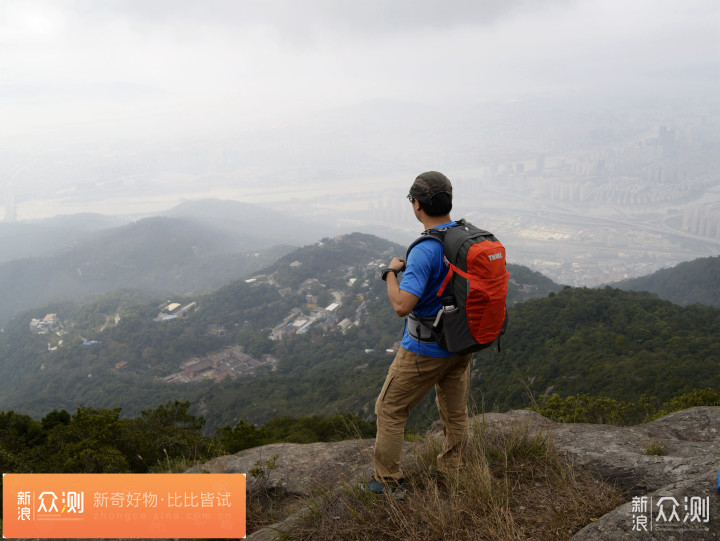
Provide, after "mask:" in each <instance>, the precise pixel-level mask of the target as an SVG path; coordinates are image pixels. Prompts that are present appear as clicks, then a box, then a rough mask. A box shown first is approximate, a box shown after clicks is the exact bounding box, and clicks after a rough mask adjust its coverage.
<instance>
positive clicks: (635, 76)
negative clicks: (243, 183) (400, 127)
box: [0, 0, 720, 140]
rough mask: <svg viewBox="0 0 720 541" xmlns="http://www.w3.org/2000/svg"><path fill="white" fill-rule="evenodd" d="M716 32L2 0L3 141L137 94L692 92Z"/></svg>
mask: <svg viewBox="0 0 720 541" xmlns="http://www.w3.org/2000/svg"><path fill="white" fill-rule="evenodd" d="M719 35H720V3H719V2H717V1H716V0H618V1H616V0H602V1H598V0H555V1H552V0H549V1H537V0H533V1H530V0H442V1H433V0H384V1H383V0H365V1H362V2H358V1H357V0H308V1H303V2H299V1H295V0H258V1H254V0H253V1H247V0H234V1H232V0H203V1H199V0H198V1H184V0H125V1H123V0H100V1H98V0H75V1H70V0H48V1H42V0H0V100H1V101H0V113H2V114H3V116H4V117H5V118H4V120H3V122H2V124H1V125H0V132H5V133H4V135H13V134H15V133H27V132H28V129H35V128H36V127H38V126H43V125H45V124H48V123H50V124H51V123H53V122H64V121H66V120H67V119H68V118H72V119H74V121H75V122H77V121H78V119H83V118H86V117H87V118H90V119H92V118H97V117H98V115H100V116H102V115H110V116H112V115H113V114H116V111H120V112H121V113H122V114H127V111H128V109H127V108H128V107H129V110H130V111H136V112H139V113H142V111H143V109H142V107H141V106H139V105H137V99H136V98H152V99H153V100H154V103H161V104H165V106H166V107H169V105H168V104H170V103H172V104H175V103H177V102H182V103H185V106H186V107H203V106H207V107H212V106H213V105H214V104H217V103H218V102H220V101H226V102H227V103H232V104H233V106H234V107H237V108H238V109H240V110H244V111H250V112H253V113H254V114H260V115H265V114H273V113H274V112H279V113H283V112H285V111H287V110H295V111H298V110H303V109H305V108H315V107H321V106H327V105H344V104H350V103H354V102H359V101H364V100H369V99H375V98H383V99H398V100H406V101H415V102H424V103H433V102H447V101H449V100H481V101H482V100H492V99H497V98H507V97H526V96H538V95H553V96H555V95H561V96H562V95H565V94H569V95H572V94H577V93H583V92H588V93H603V92H619V91H626V92H628V91H630V90H646V89H647V88H655V89H658V90H668V89H678V88H680V87H682V88H686V89H687V88H688V87H690V88H694V87H696V86H697V87H698V88H703V87H707V85H709V84H710V83H717V81H718V76H719V73H720V39H719V38H718V36H719ZM119 83H122V84H119ZM129 85H136V86H129ZM122 107H126V108H125V109H122ZM133 108H138V109H133ZM2 135H3V134H2V133H0V137H1V136H2ZM0 140H1V139H0Z"/></svg>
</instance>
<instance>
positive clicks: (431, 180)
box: [410, 171, 452, 201]
mask: <svg viewBox="0 0 720 541" xmlns="http://www.w3.org/2000/svg"><path fill="white" fill-rule="evenodd" d="M439 193H446V194H448V195H449V196H450V197H452V184H450V180H448V178H447V177H446V176H445V175H443V174H442V173H438V172H437V171H427V172H425V173H421V174H420V175H418V176H417V178H416V179H415V182H413V185H412V186H411V187H410V195H411V196H412V197H413V198H414V199H419V200H420V201H430V200H431V199H432V198H433V197H434V196H436V195H437V194H439Z"/></svg>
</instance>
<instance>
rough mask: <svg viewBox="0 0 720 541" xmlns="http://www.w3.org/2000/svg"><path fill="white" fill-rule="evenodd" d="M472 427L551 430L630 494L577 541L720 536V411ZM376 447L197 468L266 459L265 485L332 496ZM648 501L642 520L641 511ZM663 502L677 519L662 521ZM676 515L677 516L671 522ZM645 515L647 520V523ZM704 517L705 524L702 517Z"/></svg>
mask: <svg viewBox="0 0 720 541" xmlns="http://www.w3.org/2000/svg"><path fill="white" fill-rule="evenodd" d="M473 421H474V422H473V426H474V428H475V429H476V430H477V429H478V427H481V425H483V424H485V425H486V426H487V427H489V428H493V429H499V430H509V429H511V428H514V427H517V426H521V427H524V428H526V429H527V430H528V431H529V432H530V433H537V432H538V431H540V432H542V433H545V434H547V435H548V437H549V439H550V440H551V441H552V442H553V444H554V445H555V448H556V449H557V451H558V452H559V453H560V454H562V455H564V456H566V457H567V458H568V459H569V460H570V461H572V462H573V463H574V465H575V466H576V467H579V468H586V469H591V470H592V471H593V472H594V474H595V475H597V476H598V477H600V478H601V479H603V480H604V481H606V482H610V483H615V484H617V486H618V487H619V488H621V489H622V490H623V491H625V492H626V493H627V495H628V499H629V500H630V501H628V503H626V504H624V505H622V506H620V507H618V508H617V509H615V510H613V511H612V512H610V513H608V514H607V515H605V516H603V517H601V518H600V519H598V520H597V521H595V522H593V523H591V524H590V525H588V526H586V527H585V528H584V529H582V530H581V531H580V532H578V533H577V534H576V535H575V536H574V537H573V541H587V540H593V541H594V540H623V539H638V538H641V539H653V540H654V539H658V540H659V539H662V540H675V539H678V540H679V539H683V540H684V539H688V540H696V539H698V540H699V539H720V495H718V493H717V491H716V480H717V473H718V468H720V407H698V408H691V409H688V410H684V411H680V412H676V413H673V414H670V415H667V416H666V417H663V418H661V419H658V420H656V421H653V422H651V423H647V424H643V425H637V426H630V427H616V426H609V425H591V424H579V423H575V424H574V423H555V422H553V421H550V420H548V419H546V418H544V417H542V416H540V415H538V414H537V413H534V412H531V411H526V410H518V411H511V412H508V413H488V414H484V415H481V416H478V417H476V418H474V420H473ZM436 431H437V427H434V429H431V431H430V433H431V434H432V435H435V432H436ZM652 444H655V445H656V446H658V447H662V449H663V453H662V454H661V455H660V456H655V455H649V454H648V451H647V449H648V448H649V447H650V446H651V445H652ZM372 445H373V440H352V441H343V442H337V443H313V444H307V445H301V444H289V443H283V444H274V445H266V446H263V447H258V448H255V449H247V450H245V451H242V452H240V453H237V454H236V455H232V456H226V457H219V458H217V459H215V460H212V461H210V462H208V463H207V464H204V465H202V466H197V467H195V468H193V469H192V470H191V471H195V472H197V471H210V472H233V471H235V472H242V473H247V472H248V471H249V470H250V469H251V468H253V467H255V466H256V464H257V463H258V461H260V462H261V463H263V462H265V461H268V460H270V459H272V457H273V456H274V455H277V459H276V461H275V469H273V470H269V471H268V475H267V479H265V480H262V482H264V483H267V484H266V486H267V487H269V488H272V489H282V490H284V491H286V492H287V493H288V494H294V495H297V496H300V497H305V496H309V495H311V494H312V493H313V490H316V489H320V488H327V489H330V488H332V487H335V486H338V485H340V484H342V483H343V482H348V481H350V482H352V481H354V480H356V479H358V478H367V477H368V476H369V475H370V472H371V463H372ZM406 445H407V448H406V452H405V456H408V455H410V453H409V452H408V451H410V450H411V448H412V447H414V445H413V444H406ZM258 482H260V480H258V479H254V478H252V477H249V478H248V484H249V488H250V489H252V488H253V487H254V486H256V485H257V483H258ZM633 498H634V499H635V500H634V501H633V500H632V499H633ZM643 498H645V500H644V501H645V502H646V511H645V512H644V513H642V512H640V511H639V509H642V508H641V507H640V505H641V503H642V501H643V500H642V499H643ZM661 498H666V499H665V500H661ZM669 498H674V499H675V500H674V502H677V504H676V505H673V503H674V502H673V500H670V499H669ZM693 502H695V503H698V502H700V503H702V505H704V504H705V503H707V504H708V505H707V508H706V509H705V510H704V511H703V512H702V513H696V516H694V517H693V516H692V514H690V513H689V511H690V508H691V505H692V504H693ZM658 503H660V504H661V505H662V506H663V512H664V514H665V516H666V517H668V518H669V519H671V520H669V521H667V522H663V521H662V520H659V521H658V520H657V519H658V515H659V514H660V507H659V506H658ZM673 508H674V509H675V512H676V513H677V517H678V518H677V519H675V516H674V515H672V509H673ZM640 515H644V516H645V517H646V519H639V518H638V517H639V516H640ZM686 516H687V519H686V520H684V521H683V519H685V517H686ZM660 518H662V517H660ZM705 518H707V520H703V519H705ZM298 520H299V519H298V516H297V515H291V516H290V517H289V518H288V519H286V520H285V521H283V522H281V523H279V524H274V525H273V526H270V527H268V528H265V529H263V530H260V531H258V532H255V533H253V534H251V535H249V536H248V539H250V540H255V541H257V540H270V539H274V538H275V537H277V536H278V533H279V532H282V531H292V529H293V528H294V524H296V523H297V521H298ZM642 520H647V523H646V525H647V528H648V531H647V532H645V531H643V532H638V531H637V528H638V527H642V524H640V522H641V521H642ZM633 527H635V528H636V529H635V530H633Z"/></svg>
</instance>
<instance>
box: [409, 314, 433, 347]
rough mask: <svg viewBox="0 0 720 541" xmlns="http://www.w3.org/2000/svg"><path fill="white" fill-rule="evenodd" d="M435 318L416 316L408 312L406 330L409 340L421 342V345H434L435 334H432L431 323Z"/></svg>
mask: <svg viewBox="0 0 720 541" xmlns="http://www.w3.org/2000/svg"><path fill="white" fill-rule="evenodd" d="M435 319H436V318H435V317H423V316H418V315H417V314H415V312H410V314H409V315H408V317H407V330H408V334H409V335H410V337H411V338H413V339H415V340H417V341H418V342H422V343H423V344H431V343H432V344H434V343H436V342H437V338H436V335H435V333H434V332H433V323H434V321H435Z"/></svg>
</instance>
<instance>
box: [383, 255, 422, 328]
mask: <svg viewBox="0 0 720 541" xmlns="http://www.w3.org/2000/svg"><path fill="white" fill-rule="evenodd" d="M388 268H389V269H394V270H396V271H398V272H402V271H404V270H405V260H404V259H400V258H399V257H394V258H393V259H392V261H391V262H390V265H388ZM387 294H388V299H390V304H391V305H392V307H393V310H395V313H396V314H397V315H398V316H400V317H405V316H406V315H408V314H409V313H410V312H412V310H413V308H415V305H416V304H417V302H418V301H419V300H420V298H419V297H416V296H415V295H413V294H412V293H409V292H407V291H405V290H403V289H400V283H399V282H398V279H397V275H396V274H395V273H394V272H390V273H388V275H387Z"/></svg>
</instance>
